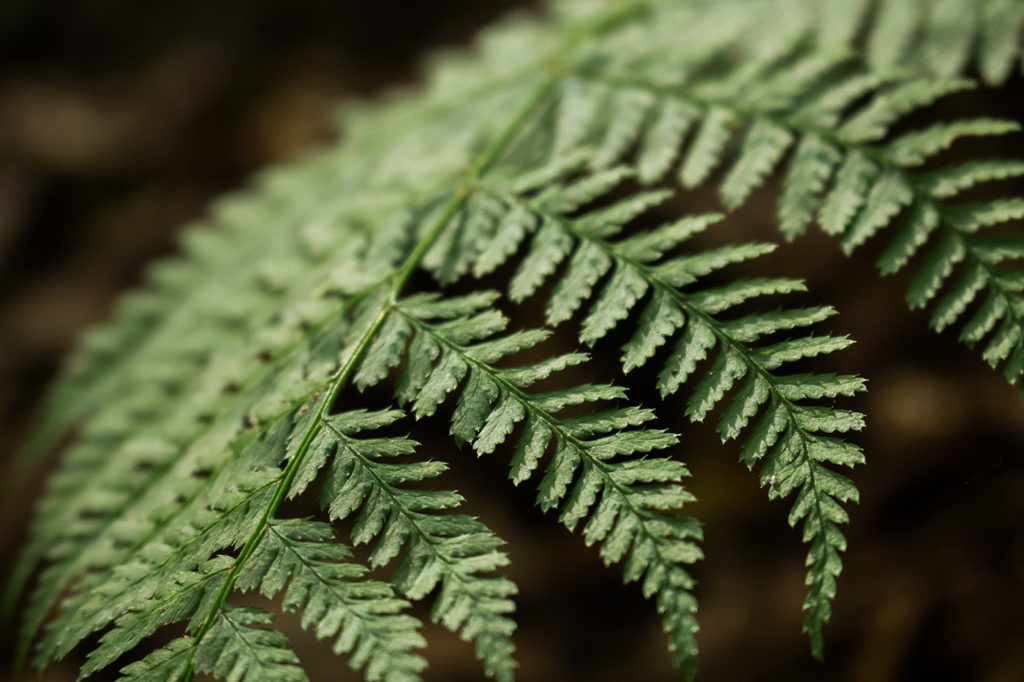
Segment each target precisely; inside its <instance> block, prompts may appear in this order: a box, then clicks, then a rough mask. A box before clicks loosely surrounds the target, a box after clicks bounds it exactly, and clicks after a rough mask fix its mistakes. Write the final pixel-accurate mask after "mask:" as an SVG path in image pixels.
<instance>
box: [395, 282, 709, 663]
mask: <svg viewBox="0 0 1024 682" xmlns="http://www.w3.org/2000/svg"><path fill="white" fill-rule="evenodd" d="M456 300H457V301H459V302H461V301H468V302H471V301H475V302H476V303H477V305H479V304H480V301H481V300H482V299H481V297H468V298H465V299H456ZM456 307H458V306H456ZM452 310H453V308H452V307H451V302H450V301H445V300H435V299H432V298H431V297H419V298H412V299H408V300H406V301H400V302H399V303H398V307H397V311H398V313H399V314H401V315H402V316H403V317H404V318H405V319H406V320H407V321H408V322H409V324H410V325H412V326H414V327H415V328H416V334H417V337H418V338H419V337H430V338H432V339H433V341H434V343H435V344H436V345H437V346H439V347H441V348H442V349H443V350H442V354H443V355H444V356H446V357H454V358H458V361H459V362H460V363H462V364H464V365H465V366H467V367H470V368H471V370H470V371H471V376H475V377H476V378H475V379H470V380H469V382H468V383H467V385H466V388H465V389H464V390H463V391H461V392H460V393H459V396H458V401H457V403H458V404H457V406H456V409H455V415H453V424H454V419H460V421H461V415H465V414H467V413H482V412H484V404H487V405H489V406H490V413H489V414H488V416H487V418H486V419H485V420H484V421H483V422H482V423H481V422H480V420H479V419H478V420H477V421H476V422H475V424H474V427H475V429H476V433H475V435H474V436H473V437H472V439H470V437H469V433H470V432H469V431H466V432H464V436H465V437H466V440H471V442H472V445H473V449H474V450H476V451H477V453H478V454H489V453H491V452H493V451H494V449H495V448H496V447H497V446H498V445H500V444H501V443H503V442H505V441H506V440H508V439H510V438H511V437H512V434H513V426H514V425H515V424H517V423H523V424H524V425H525V426H524V429H523V431H522V433H521V435H520V436H519V440H518V443H517V445H516V448H515V454H514V457H513V461H512V467H511V474H510V475H511V477H512V478H513V480H514V481H515V482H516V483H520V482H522V481H525V480H527V479H529V478H530V477H531V475H532V473H533V472H534V470H535V469H537V468H538V467H539V465H540V462H541V460H542V459H543V457H544V455H545V453H546V452H547V451H548V450H549V449H552V448H553V454H552V455H551V458H550V461H549V464H548V466H547V468H546V470H545V474H544V476H543V477H542V479H541V481H540V483H539V486H538V487H539V492H538V498H537V500H538V504H539V505H540V506H541V508H542V509H544V510H550V509H553V508H557V507H560V508H561V509H562V514H561V516H560V520H561V521H562V523H563V524H564V525H566V526H567V527H568V528H569V529H570V530H572V529H574V528H575V527H576V526H577V525H578V524H579V523H580V522H582V521H583V520H584V519H586V518H587V516H588V513H590V510H591V509H592V508H593V507H594V505H595V504H596V505H597V508H596V511H593V512H592V513H593V514H594V516H592V517H591V519H590V521H588V522H587V523H586V525H585V527H584V537H585V539H586V541H587V544H592V543H596V542H600V543H602V547H601V556H602V558H603V559H604V560H605V562H606V563H609V564H610V563H617V562H619V561H625V571H626V578H627V580H629V581H634V580H642V582H643V591H644V594H645V596H647V597H649V598H654V597H656V598H657V605H658V611H659V613H661V614H662V615H663V618H664V621H665V627H666V631H667V632H668V634H669V640H670V647H671V648H672V650H673V651H674V652H675V654H676V660H677V663H678V664H679V665H682V666H684V667H685V668H687V669H691V668H692V666H693V664H694V663H693V656H694V654H695V652H696V643H695V641H694V638H693V636H694V633H695V632H696V624H695V621H694V612H695V610H696V603H695V601H694V600H693V597H692V596H691V595H690V593H689V591H690V589H691V588H692V585H693V581H692V579H691V578H690V576H689V574H688V573H687V572H686V570H685V569H684V566H685V565H686V564H689V563H692V562H693V561H696V560H697V559H699V558H700V550H699V549H698V548H697V546H696V544H695V542H696V541H699V539H700V530H699V526H698V525H697V524H696V523H695V522H694V521H693V520H692V519H685V518H680V517H677V516H674V515H672V514H670V513H668V511H667V510H677V509H679V508H681V507H682V506H683V505H684V504H685V503H687V502H689V501H691V500H692V499H693V498H692V496H691V495H690V493H689V492H687V491H686V490H685V489H684V488H683V487H682V486H681V485H680V481H681V480H682V479H683V477H685V476H686V475H687V472H686V469H685V467H683V465H682V464H679V463H678V462H675V461H673V460H671V459H668V458H664V457H661V456H657V457H652V458H648V459H647V460H640V461H648V462H651V463H652V464H651V466H652V467H655V468H656V469H657V471H659V472H660V473H655V469H651V470H650V471H649V472H648V473H646V474H641V473H639V470H638V469H636V467H638V466H642V465H639V464H637V461H638V460H636V459H634V457H635V456H636V455H643V454H644V453H649V452H652V451H654V450H660V449H663V448H665V447H668V446H670V445H672V444H674V443H675V442H676V440H677V439H676V436H675V435H673V434H670V433H666V432H663V431H658V430H635V429H633V430H620V429H622V428H623V427H626V426H638V425H640V424H642V423H644V422H646V421H649V420H650V419H651V418H653V415H652V414H651V413H650V412H647V411H643V410H640V411H638V410H636V409H627V410H626V411H625V412H620V413H615V414H616V415H619V416H613V415H601V416H600V417H578V418H575V419H572V420H565V419H561V418H559V417H558V416H557V415H558V413H559V412H560V411H561V410H562V409H564V408H565V407H568V406H570V405H587V404H589V403H593V402H598V401H606V400H615V399H620V398H622V397H623V392H622V391H621V389H618V388H616V387H611V386H588V385H584V386H580V387H576V388H571V389H561V390H557V391H550V392H545V393H538V394H535V393H530V392H528V391H527V389H528V387H529V386H530V385H531V384H533V383H534V382H536V381H539V380H541V379H543V378H546V377H547V376H549V375H550V373H551V371H552V364H551V363H548V362H543V363H540V364H537V365H527V366H525V367H516V368H509V369H498V368H496V367H494V366H493V364H492V363H493V362H494V361H496V360H498V359H500V358H501V357H502V356H504V355H506V354H508V353H512V352H518V351H520V350H524V349H525V348H527V347H529V346H532V345H536V344H537V343H539V342H540V341H541V340H543V338H545V336H546V335H534V334H528V335H526V336H524V335H522V334H520V335H515V334H513V335H512V336H511V338H512V339H514V340H513V341H511V342H507V343H502V341H501V340H500V339H499V340H494V339H489V337H490V336H491V335H493V333H494V330H491V329H488V330H487V331H486V332H483V333H479V334H472V335H469V336H462V335H460V334H459V333H458V331H459V330H461V329H462V328H463V326H466V327H469V326H471V322H472V321H473V320H474V319H476V318H477V317H478V316H477V315H470V316H467V317H464V318H462V319H458V318H456V319H450V318H451V314H452ZM463 312H465V311H463ZM484 314H486V313H484ZM472 326H473V327H474V328H477V329H479V327H476V326H475V325H472ZM453 331H454V332H455V333H453ZM504 338H509V337H504ZM414 343H415V341H414ZM581 359H582V358H580V357H579V356H577V355H570V356H567V357H565V359H564V360H561V361H558V362H556V363H554V364H555V365H556V366H567V365H569V364H577V363H578V362H579V361H580V360H581ZM411 361H412V357H411V356H410V362H411ZM438 362H439V364H438V368H439V369H440V368H441V367H444V366H445V361H444V360H443V359H442V360H439V361H438ZM483 382H488V383H490V384H491V385H492V389H491V390H490V391H487V392H484V391H481V390H479V388H478V387H477V386H476V384H478V383H483ZM491 396H494V397H493V398H492V397H491ZM629 472H635V473H629ZM648 483H652V484H658V485H657V487H655V488H650V487H648V486H647V485H646V484H648Z"/></svg>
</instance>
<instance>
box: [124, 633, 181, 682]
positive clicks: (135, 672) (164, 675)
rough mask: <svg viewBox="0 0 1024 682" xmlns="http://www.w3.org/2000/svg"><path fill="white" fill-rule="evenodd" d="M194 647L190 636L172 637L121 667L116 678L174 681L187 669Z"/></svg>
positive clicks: (131, 681) (128, 681)
mask: <svg viewBox="0 0 1024 682" xmlns="http://www.w3.org/2000/svg"><path fill="white" fill-rule="evenodd" d="M194 649H195V646H194V645H193V642H192V638H191V637H187V636H186V637H178V638H176V639H172V640H171V641H170V642H168V643H167V644H166V645H165V646H163V647H161V648H159V649H156V650H155V651H153V652H152V653H151V654H149V655H148V656H146V657H145V658H143V659H142V660H140V661H136V662H135V663H132V664H130V665H126V666H125V667H124V668H121V677H120V678H118V679H119V680H123V681H124V682H149V681H151V680H152V682H176V681H177V680H180V679H181V678H182V677H183V676H184V675H185V671H186V670H188V664H189V661H190V660H191V658H192V656H194Z"/></svg>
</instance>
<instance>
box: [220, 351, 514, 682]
mask: <svg viewBox="0 0 1024 682" xmlns="http://www.w3.org/2000/svg"><path fill="white" fill-rule="evenodd" d="M392 338H393V335H392V334H383V335H382V336H380V337H378V339H379V340H381V344H380V345H379V346H378V347H376V348H375V347H371V348H370V350H369V352H368V353H367V356H366V358H365V360H364V362H363V370H364V371H365V370H367V369H368V368H370V367H372V366H373V365H374V364H375V362H376V360H377V356H376V353H377V352H383V353H389V352H390V348H389V347H390V346H391V341H390V339H392ZM378 349H379V350H378ZM402 414H403V413H402V412H400V411H397V410H390V411H386V412H365V411H360V412H347V413H343V414H339V415H332V416H329V417H326V418H325V419H324V420H323V428H322V429H321V430H320V431H319V433H318V434H317V436H316V438H315V439H314V440H313V442H312V444H311V445H310V452H311V453H312V454H311V456H310V457H308V458H307V459H306V460H305V462H304V464H303V467H302V468H300V470H299V473H298V475H297V476H296V478H295V479H294V480H293V481H292V487H291V488H290V489H289V496H292V497H294V496H296V495H298V494H300V493H301V492H302V491H303V490H304V489H305V487H306V485H307V484H308V483H309V481H311V480H312V478H313V477H314V476H315V474H316V470H317V469H319V468H320V467H321V466H322V465H323V464H324V462H325V461H327V460H328V459H330V460H331V468H330V470H329V476H328V479H327V482H326V483H325V484H324V487H323V489H322V492H321V499H322V501H323V504H324V506H325V507H327V509H328V510H329V512H330V516H331V518H332V519H344V518H347V517H349V516H355V524H354V525H353V528H352V541H353V542H355V543H356V544H361V543H366V542H371V541H375V542H376V544H375V546H374V548H373V552H372V553H371V555H370V564H371V565H372V566H384V565H386V564H388V563H390V562H391V561H393V560H394V559H395V558H397V557H398V556H399V555H401V556H402V559H401V561H400V562H399V564H398V567H397V568H396V569H395V574H394V578H393V582H394V584H395V586H396V588H397V590H398V591H399V593H400V594H403V595H405V596H406V597H408V598H409V599H412V600H420V599H423V598H424V597H426V596H427V595H429V594H430V593H431V592H433V591H434V589H435V588H436V587H437V586H438V585H440V590H439V592H438V596H437V597H436V599H435V601H434V608H433V618H434V620H435V621H437V622H440V623H442V624H443V625H444V626H445V627H446V628H448V629H449V630H451V631H453V632H456V633H458V634H460V636H462V637H463V639H465V640H467V641H472V642H473V643H474V645H475V647H476V653H477V657H478V658H480V659H481V660H482V661H483V662H484V664H485V666H486V669H487V671H488V673H489V674H490V675H491V676H493V677H495V678H496V679H499V680H505V679H511V678H512V676H513V672H514V670H515V667H516V663H515V660H514V659H513V658H512V654H513V652H514V650H515V645H514V644H513V643H512V639H511V637H512V633H513V632H514V630H515V622H514V621H513V620H512V619H511V615H512V613H513V612H514V611H515V604H514V603H513V602H512V600H511V597H512V596H513V595H515V594H516V592H517V589H516V586H515V584H514V583H512V581H510V580H508V579H507V578H504V577H499V576H494V575H491V574H492V573H493V571H495V570H496V569H498V568H501V567H502V566H505V565H507V564H508V557H507V556H506V555H505V554H504V553H503V552H501V551H499V548H500V547H501V545H502V544H503V542H502V540H501V539H500V538H498V537H497V536H496V535H494V534H493V533H492V532H491V531H490V530H489V529H488V528H487V527H486V526H485V525H484V524H483V523H481V522H480V521H478V520H476V519H474V518H472V517H469V516H464V515H458V514H452V513H446V512H447V511H448V510H450V509H452V508H455V507H458V506H459V504H461V502H462V497H461V496H460V495H458V494H457V493H454V492H448V491H432V490H417V489H409V488H407V487H406V486H408V485H409V484H411V483H419V482H423V481H425V480H428V479H430V478H434V477H436V476H438V475H440V474H441V473H442V472H443V471H445V470H446V469H447V466H446V465H445V464H444V463H443V462H436V461H422V462H415V463H409V462H398V463H393V462H390V461H388V460H394V459H395V458H397V457H400V456H402V455H408V454H410V453H411V452H413V449H414V447H415V445H416V443H414V442H413V441H411V440H409V439H406V438H356V437H355V435H356V434H358V433H359V432H360V431H363V430H369V429H377V428H380V427H381V426H385V425H387V424H390V423H392V422H394V421H395V420H397V419H398V418H400V417H401V416H402ZM255 559H256V557H255V556H254V557H253V560H255ZM249 566H252V563H251V562H250V564H249ZM255 570H259V569H258V568H257V569H255ZM289 573H290V571H288V570H284V569H282V570H281V571H279V574H280V575H282V576H285V575H288V574H289ZM243 575H244V574H243ZM240 585H241V583H240ZM286 603H287V599H286ZM379 604H380V600H379V599H378V600H376V601H374V602H373V605H374V606H375V607H377V606H379ZM375 667H379V668H382V669H393V668H395V666H394V665H393V664H388V665H381V666H375ZM371 679H372V678H371Z"/></svg>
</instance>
